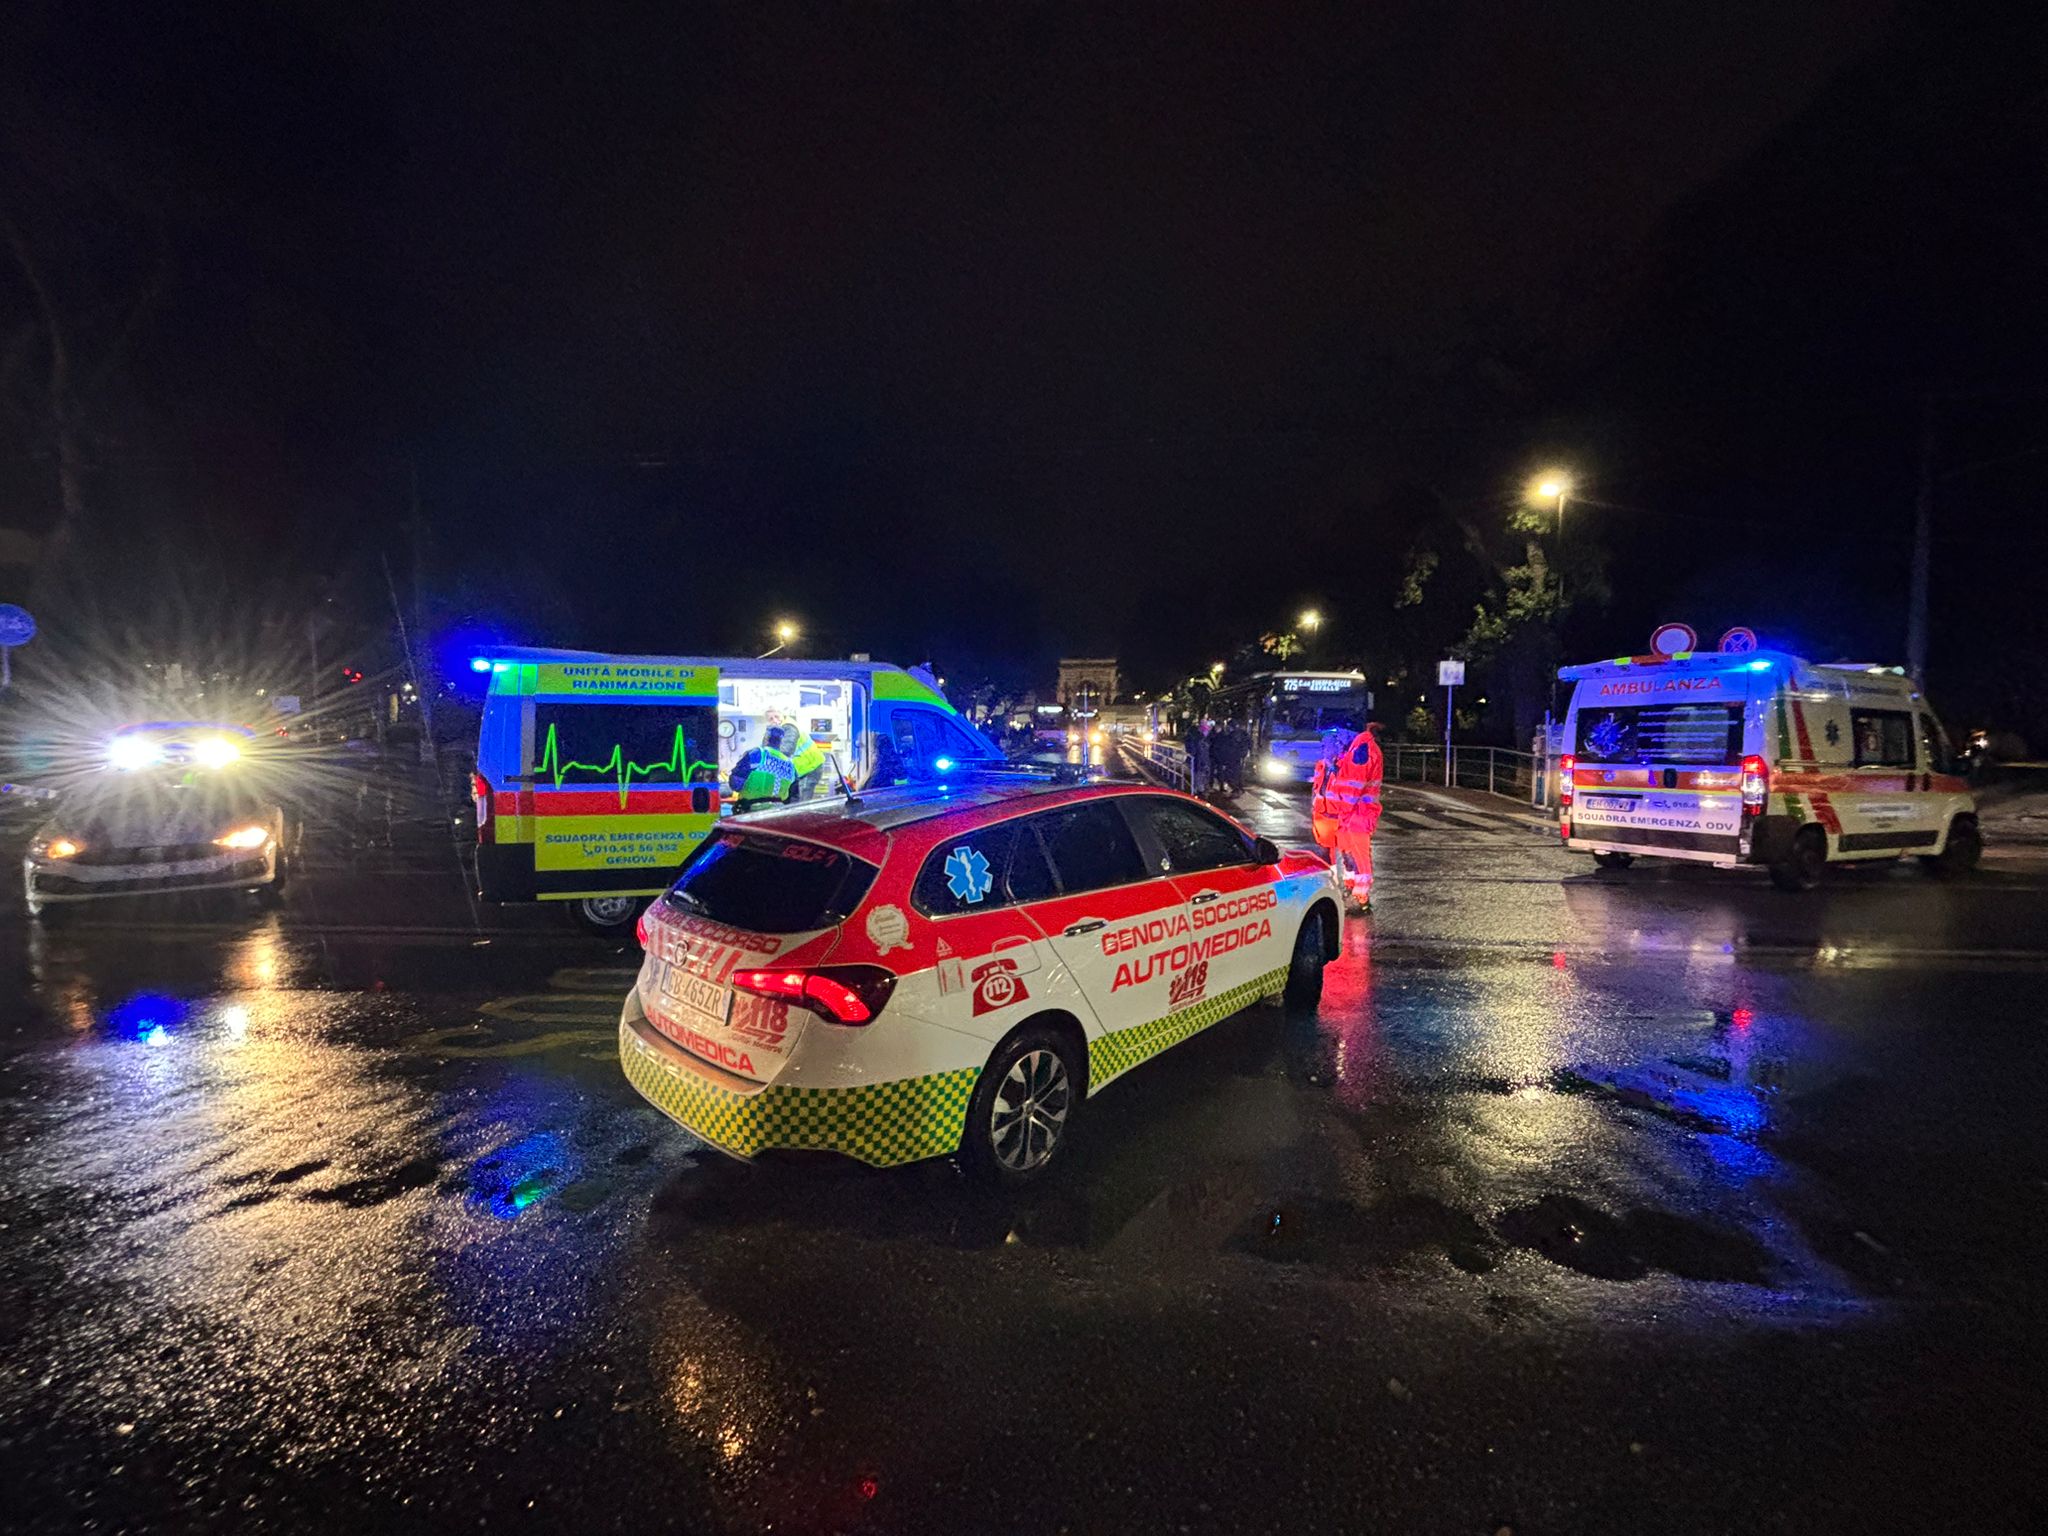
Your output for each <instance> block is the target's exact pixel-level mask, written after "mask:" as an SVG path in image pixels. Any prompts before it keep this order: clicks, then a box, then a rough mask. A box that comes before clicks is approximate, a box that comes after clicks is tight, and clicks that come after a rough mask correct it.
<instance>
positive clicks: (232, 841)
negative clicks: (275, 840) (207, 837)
mask: <svg viewBox="0 0 2048 1536" xmlns="http://www.w3.org/2000/svg"><path fill="white" fill-rule="evenodd" d="M213 841H214V844H215V846H217V847H221V848H234V849H248V848H261V847H262V846H263V845H264V844H265V843H267V842H269V841H270V828H268V827H265V826H259V825H256V824H254V823H252V824H251V825H249V826H246V827H237V828H235V830H234V831H232V832H229V833H225V834H223V835H222V836H220V837H216V838H215V839H214V840H213Z"/></svg>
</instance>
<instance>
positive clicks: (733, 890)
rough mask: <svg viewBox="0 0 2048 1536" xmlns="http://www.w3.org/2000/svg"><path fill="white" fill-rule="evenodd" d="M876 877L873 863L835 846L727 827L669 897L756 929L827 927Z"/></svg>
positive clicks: (723, 920) (736, 925)
mask: <svg viewBox="0 0 2048 1536" xmlns="http://www.w3.org/2000/svg"><path fill="white" fill-rule="evenodd" d="M874 878H875V866H874V865H872V864H870V863H868V862H867V861H866V860H865V859H856V858H854V857H852V856H851V855H849V854H845V853H841V852H840V851H839V850H838V849H836V848H827V847H824V846H823V845H821V844H818V843H807V842H802V841H799V840H798V839H795V838H788V837H770V836H768V835H766V834H764V833H758V832H735V831H723V832H718V833H716V834H714V835H713V836H712V837H711V838H709V839H707V840H706V842H705V843H704V845H703V846H702V847H701V848H699V849H698V850H697V853H696V854H695V855H694V856H693V857H692V858H691V860H690V862H689V863H687V864H686V865H684V866H683V872H682V874H681V875H679V876H677V878H676V883H675V884H674V885H673V886H672V887H670V889H669V893H668V900H669V902H670V903H671V904H672V905H674V906H676V907H679V908H681V909H682V910H684V911H686V912H693V913H695V914H697V915H698V916H700V917H708V918H710V919H711V920H712V921H713V922H718V923H724V924H726V925H728V926H729V927H733V928H745V929H748V930H750V931H752V932H754V933H808V932H810V931H811V930H812V929H816V928H829V927H830V926H831V925H832V924H834V923H836V922H839V921H840V920H841V919H843V918H844V917H845V916H846V914H847V913H849V912H851V911H852V910H853V909H854V908H855V907H857V906H858V905H860V899H861V897H863V896H865V895H866V894H867V889H868V886H869V885H870V884H871V883H873V881H874Z"/></svg>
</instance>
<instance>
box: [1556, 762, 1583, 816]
mask: <svg viewBox="0 0 2048 1536" xmlns="http://www.w3.org/2000/svg"><path fill="white" fill-rule="evenodd" d="M1578 767H1579V760H1578V759H1577V758H1576V757H1574V756H1573V755H1572V754H1571V753H1569V752H1567V753H1566V754H1565V755H1564V756H1563V757H1561V758H1559V759H1558V760H1557V803H1558V804H1559V805H1560V806H1562V807H1564V810H1565V812H1566V814H1570V812H1571V808H1572V794H1573V792H1574V790H1575V789H1576V788H1577V786H1576V785H1574V784H1573V783H1572V778H1573V776H1574V775H1575V774H1576V773H1577V772H1578Z"/></svg>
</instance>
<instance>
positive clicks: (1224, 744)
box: [1217, 720, 1252, 795]
mask: <svg viewBox="0 0 2048 1536" xmlns="http://www.w3.org/2000/svg"><path fill="white" fill-rule="evenodd" d="M1219 745H1220V749H1221V750H1220V751H1219V753H1218V755H1217V764H1218V767H1219V770H1220V771H1219V772H1218V774H1217V777H1218V778H1220V779H1221V780H1222V781H1223V789H1224V792H1225V793H1226V794H1232V795H1235V794H1240V793H1242V792H1243V790H1244V768H1245V762H1246V760H1247V759H1248V758H1250V756H1251V754H1252V738H1251V733H1250V732H1249V731H1247V730H1246V729H1245V728H1244V725H1243V723H1242V722H1240V721H1237V720H1233V721H1231V722H1230V723H1229V724H1228V725H1226V726H1224V727H1223V738H1222V741H1221V743H1220V744H1219Z"/></svg>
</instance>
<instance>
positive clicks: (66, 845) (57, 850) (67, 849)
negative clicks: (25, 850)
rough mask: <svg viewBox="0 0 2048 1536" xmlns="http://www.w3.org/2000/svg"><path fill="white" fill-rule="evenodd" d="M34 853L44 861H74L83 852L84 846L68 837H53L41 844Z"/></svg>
mask: <svg viewBox="0 0 2048 1536" xmlns="http://www.w3.org/2000/svg"><path fill="white" fill-rule="evenodd" d="M36 852H38V853H40V854H41V855H42V856H43V857H44V858H46V859H75V858H77V857H78V856H79V855H80V854H81V853H83V852H85V844H83V843H81V842H78V841H76V840H75V839H73V838H69V837H53V838H49V839H47V840H46V841H44V842H43V843H41V844H40V845H39V846H38V847H37V849H36Z"/></svg>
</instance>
